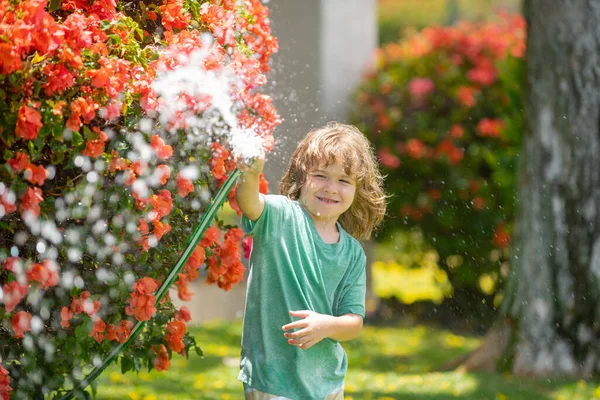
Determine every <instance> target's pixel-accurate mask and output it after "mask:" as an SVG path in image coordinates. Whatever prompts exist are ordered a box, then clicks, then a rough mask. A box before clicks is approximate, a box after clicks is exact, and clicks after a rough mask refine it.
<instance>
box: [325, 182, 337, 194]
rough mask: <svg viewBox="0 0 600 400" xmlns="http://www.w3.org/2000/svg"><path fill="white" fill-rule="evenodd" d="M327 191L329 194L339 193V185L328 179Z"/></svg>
mask: <svg viewBox="0 0 600 400" xmlns="http://www.w3.org/2000/svg"><path fill="white" fill-rule="evenodd" d="M325 190H326V191H327V192H328V193H337V185H336V182H335V180H333V179H328V180H327V184H326V185H325Z"/></svg>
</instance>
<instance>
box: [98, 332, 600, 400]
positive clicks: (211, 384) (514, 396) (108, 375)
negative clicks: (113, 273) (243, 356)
mask: <svg viewBox="0 0 600 400" xmlns="http://www.w3.org/2000/svg"><path fill="white" fill-rule="evenodd" d="M241 329H242V327H241V322H239V321H238V322H234V323H220V322H213V323H209V324H205V325H203V326H201V327H196V328H193V329H192V332H194V334H195V336H196V340H197V341H198V343H199V344H200V346H201V347H202V350H203V351H204V358H200V357H198V356H196V355H195V354H194V355H190V358H189V360H186V359H185V358H183V357H180V356H178V355H176V356H175V357H174V358H173V360H172V366H171V368H170V369H169V370H168V371H166V372H162V373H158V372H156V371H152V372H151V373H147V372H141V373H139V374H131V373H130V374H127V375H121V373H120V369H119V366H116V365H115V366H112V367H110V368H109V369H107V370H106V371H105V372H104V374H103V375H102V376H101V377H100V378H99V385H98V396H97V398H98V399H129V400H153V399H157V400H158V399H161V400H162V399H206V400H217V399H221V400H222V399H243V390H242V385H241V384H240V383H239V382H238V381H237V374H238V356H239V345H240V333H241ZM478 343H479V339H478V338H473V337H464V336H459V335H455V334H453V333H451V332H449V331H444V330H437V329H433V328H430V327H425V326H414V327H374V326H367V327H365V330H364V332H363V335H362V336H361V338H360V339H357V340H355V341H352V342H348V343H345V345H344V347H345V348H346V350H347V353H348V358H349V365H350V366H349V371H348V376H347V379H346V400H349V399H353V400H357V399H377V400H384V399H388V400H389V399H413V400H416V399H419V400H421V399H425V400H428V399H429V400H448V399H469V400H475V399H477V400H485V399H489V400H530V399H536V400H550V399H553V400H584V399H585V400H587V399H594V395H596V396H597V397H596V398H598V399H600V387H599V385H600V383H598V382H595V383H594V382H585V381H576V380H571V381H560V382H559V381H549V380H531V379H521V378H514V377H511V376H509V375H502V374H484V373H464V374H462V373H458V372H436V371H439V370H440V367H441V366H443V365H444V364H446V363H447V362H448V361H450V360H453V359H455V358H456V357H459V356H461V355H463V354H466V353H468V352H469V351H471V350H473V349H474V348H475V347H476V346H477V345H478Z"/></svg>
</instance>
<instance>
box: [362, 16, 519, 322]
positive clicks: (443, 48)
mask: <svg viewBox="0 0 600 400" xmlns="http://www.w3.org/2000/svg"><path fill="white" fill-rule="evenodd" d="M524 49H525V22H524V20H523V19H522V18H521V17H516V16H515V17H509V16H503V17H502V18H500V19H499V21H498V22H496V23H478V24H475V23H467V22H461V23H458V24H457V25H455V26H452V27H443V28H442V27H432V28H427V29H424V30H423V31H422V32H420V33H418V34H415V35H414V36H412V37H410V38H408V39H406V40H403V41H401V42H399V43H391V44H388V45H386V46H385V47H384V48H383V49H381V51H380V53H379V58H378V67H377V69H376V71H374V72H373V73H372V74H370V75H369V76H368V77H367V79H366V81H365V82H364V84H363V86H362V87H361V88H360V90H359V91H358V93H357V96H356V98H355V102H354V122H355V123H356V124H357V125H358V126H359V127H361V128H362V129H364V131H365V132H367V134H368V135H369V137H370V139H371V140H372V141H373V142H374V144H375V146H376V148H377V153H378V156H379V160H380V163H381V164H382V166H383V168H384V172H385V174H387V178H386V184H387V190H388V192H389V193H393V197H392V198H391V199H390V206H389V208H388V209H389V213H390V218H388V221H387V225H386V231H385V232H383V235H382V236H386V235H385V234H387V236H390V235H391V234H392V233H393V231H394V230H395V229H398V228H400V229H401V228H404V227H406V228H408V227H411V226H413V227H414V226H417V227H419V228H420V229H421V230H422V232H423V235H424V237H425V240H426V242H427V243H428V244H429V245H431V246H432V247H433V248H435V249H436V250H437V252H438V254H439V256H440V260H439V262H440V264H441V266H442V267H443V268H444V269H445V270H446V271H448V273H449V278H450V280H451V282H452V284H453V287H454V289H455V290H454V301H460V302H461V304H460V306H461V308H463V310H468V309H472V310H473V309H475V308H476V306H477V305H478V304H479V305H481V300H484V301H487V302H488V304H490V303H491V302H492V300H493V297H492V296H493V295H494V293H496V290H494V288H493V287H492V288H490V284H489V282H490V279H492V280H493V281H494V286H495V287H498V286H499V285H501V283H502V281H503V278H504V277H505V276H506V272H507V268H508V265H507V260H508V254H507V253H508V252H507V247H508V244H509V241H510V232H511V227H512V222H513V218H514V208H515V207H514V206H515V168H516V165H517V156H518V152H519V150H520V142H521V128H522V100H521V86H520V84H521V82H522V79H521V77H522V70H523V61H522V58H523V55H524ZM482 277H483V279H484V288H482V287H481V285H480V279H481V278H482ZM498 299H499V298H497V299H496V300H498ZM472 300H476V301H475V302H473V301H472ZM466 301H468V303H466Z"/></svg>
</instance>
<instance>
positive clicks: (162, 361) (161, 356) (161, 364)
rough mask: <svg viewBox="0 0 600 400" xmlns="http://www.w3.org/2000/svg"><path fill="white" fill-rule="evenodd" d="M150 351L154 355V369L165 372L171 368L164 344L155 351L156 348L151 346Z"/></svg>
mask: <svg viewBox="0 0 600 400" xmlns="http://www.w3.org/2000/svg"><path fill="white" fill-rule="evenodd" d="M152 350H153V351H154V353H155V354H156V359H155V360H154V368H155V369H156V370H157V371H158V372H160V371H166V370H168V369H169V367H170V366H171V360H169V354H168V353H167V348H166V347H165V345H164V344H161V345H160V348H159V349H158V350H157V347H156V346H155V345H154V346H152Z"/></svg>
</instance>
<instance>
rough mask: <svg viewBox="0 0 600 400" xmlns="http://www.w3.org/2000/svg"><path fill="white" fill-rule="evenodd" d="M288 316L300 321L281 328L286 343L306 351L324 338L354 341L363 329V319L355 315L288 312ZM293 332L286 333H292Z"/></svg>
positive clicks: (303, 311) (307, 311)
mask: <svg viewBox="0 0 600 400" xmlns="http://www.w3.org/2000/svg"><path fill="white" fill-rule="evenodd" d="M290 315H291V316H292V317H296V318H302V319H301V320H298V321H294V322H292V323H290V324H287V325H285V326H283V327H282V329H283V331H284V332H285V333H284V336H285V337H286V338H287V339H288V343H289V344H291V345H294V346H298V347H300V348H301V349H304V350H305V349H308V348H310V347H312V346H314V345H315V344H317V343H319V342H320V341H321V340H323V339H325V338H326V337H328V338H331V339H333V340H337V341H338V342H345V341H347V340H352V339H356V338H357V337H358V336H360V333H361V331H362V328H363V318H362V317H361V316H360V315H357V314H344V315H340V316H338V317H334V316H332V315H327V314H319V313H316V312H314V311H309V310H302V311H290ZM292 330H295V331H293V332H288V331H292Z"/></svg>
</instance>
